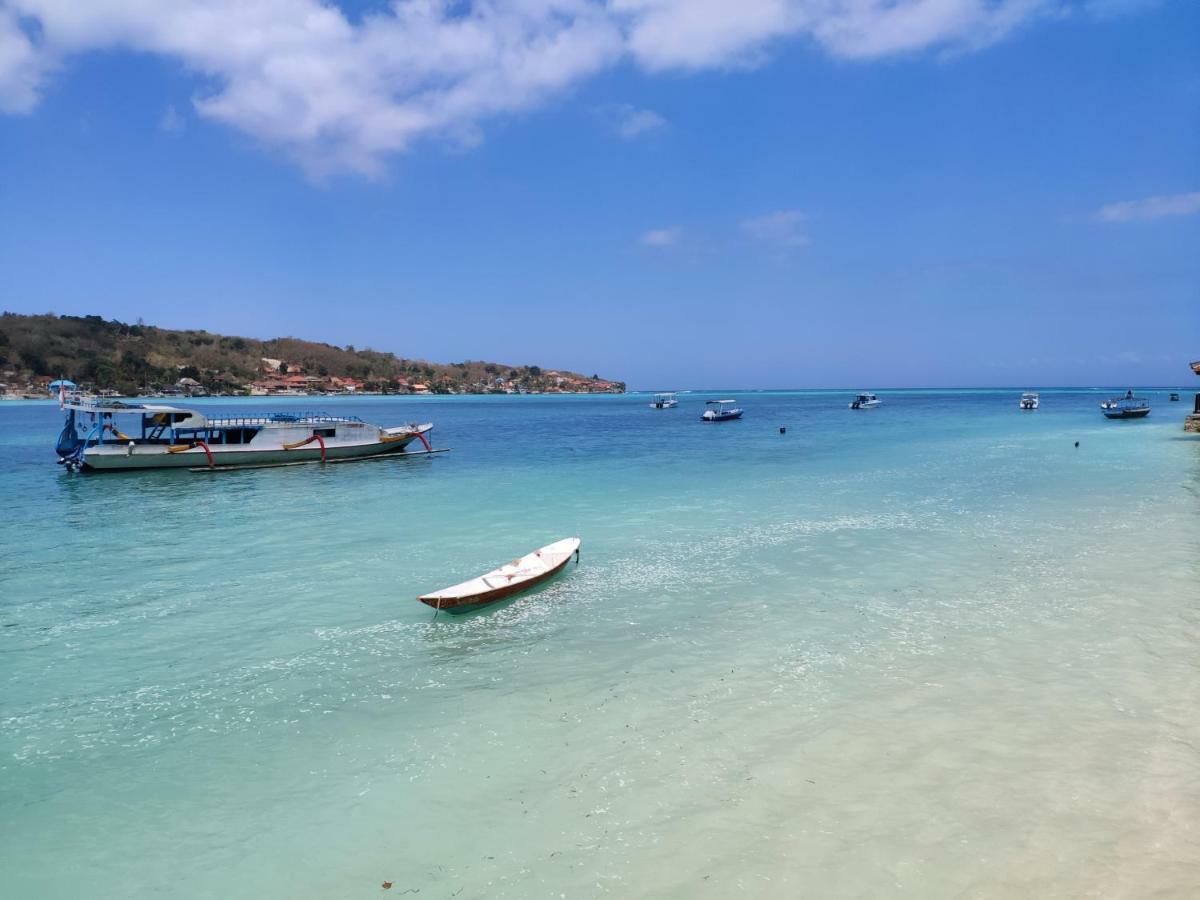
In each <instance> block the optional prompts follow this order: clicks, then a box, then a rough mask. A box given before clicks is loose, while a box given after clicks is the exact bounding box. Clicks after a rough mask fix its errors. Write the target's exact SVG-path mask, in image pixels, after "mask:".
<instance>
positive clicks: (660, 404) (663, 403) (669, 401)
mask: <svg viewBox="0 0 1200 900" xmlns="http://www.w3.org/2000/svg"><path fill="white" fill-rule="evenodd" d="M678 405H679V399H678V398H677V397H676V396H675V394H674V393H664V394H655V395H654V399H653V400H651V401H650V408H651V409H674V408H675V407H677V406H678Z"/></svg>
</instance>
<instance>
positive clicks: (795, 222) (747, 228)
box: [742, 209, 809, 250]
mask: <svg viewBox="0 0 1200 900" xmlns="http://www.w3.org/2000/svg"><path fill="white" fill-rule="evenodd" d="M804 219H805V216H804V213H802V212H800V211H799V210H796V209H781V210H778V211H777V212H772V213H767V214H766V215H763V216H755V217H754V218H752V219H744V220H743V221H742V231H743V232H744V233H745V234H747V235H749V236H750V237H751V238H753V239H754V240H756V241H759V242H760V243H763V244H767V245H768V246H771V247H774V248H775V249H776V250H789V249H794V248H796V247H803V246H805V245H806V244H808V242H809V241H808V235H806V234H805V233H804V230H803V226H804Z"/></svg>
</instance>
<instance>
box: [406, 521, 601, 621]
mask: <svg viewBox="0 0 1200 900" xmlns="http://www.w3.org/2000/svg"><path fill="white" fill-rule="evenodd" d="M580 543H581V542H580V540H579V538H565V539H564V540H561V541H555V542H554V543H553V544H547V545H546V546H545V547H542V548H541V549H540V550H534V551H533V552H532V553H530V554H527V555H526V556H522V557H521V558H520V559H514V560H513V561H512V562H510V563H507V564H505V565H503V566H500V568H498V569H493V570H492V571H490V572H488V573H486V574H484V575H480V576H479V577H478V578H472V579H471V580H470V581H464V582H463V583H462V584H456V585H454V586H453V587H448V588H442V589H441V590H440V591H434V592H433V593H432V594H422V595H421V596H420V597H418V598H417V599H418V600H420V601H421V602H422V603H424V604H426V605H428V606H432V607H433V608H434V609H444V610H446V611H448V612H466V611H467V610H471V609H476V608H478V607H480V606H484V605H486V604H488V603H495V602H496V601H497V600H504V599H505V598H507V597H512V596H513V595H514V594H519V593H521V592H522V591H527V590H529V589H530V588H532V587H534V586H535V585H537V584H541V583H542V582H543V581H546V580H547V579H550V578H553V577H554V576H555V575H557V574H558V573H559V572H561V571H562V570H563V568H564V567H565V566H566V564H567V563H568V562H570V561H571V557H572V556H574V557H575V560H576V562H578V561H579V545H580Z"/></svg>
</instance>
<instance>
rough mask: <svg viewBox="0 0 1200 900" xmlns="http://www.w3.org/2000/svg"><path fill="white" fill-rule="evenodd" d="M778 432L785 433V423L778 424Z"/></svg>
mask: <svg viewBox="0 0 1200 900" xmlns="http://www.w3.org/2000/svg"><path fill="white" fill-rule="evenodd" d="M779 433H780V434H787V426H786V425H780V426H779Z"/></svg>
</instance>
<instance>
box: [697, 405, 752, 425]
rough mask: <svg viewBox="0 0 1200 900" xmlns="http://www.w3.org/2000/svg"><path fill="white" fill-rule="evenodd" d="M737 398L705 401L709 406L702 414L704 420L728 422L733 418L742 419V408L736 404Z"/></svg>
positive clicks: (701, 419) (701, 418)
mask: <svg viewBox="0 0 1200 900" xmlns="http://www.w3.org/2000/svg"><path fill="white" fill-rule="evenodd" d="M735 403H737V401H736V400H706V401H704V405H705V407H707V408H706V409H705V410H704V412H703V413H701V414H700V421H702V422H728V421H730V420H731V419H740V418H741V417H742V410H741V409H740V408H738V407H737V406H735V405H734V404H735Z"/></svg>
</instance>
